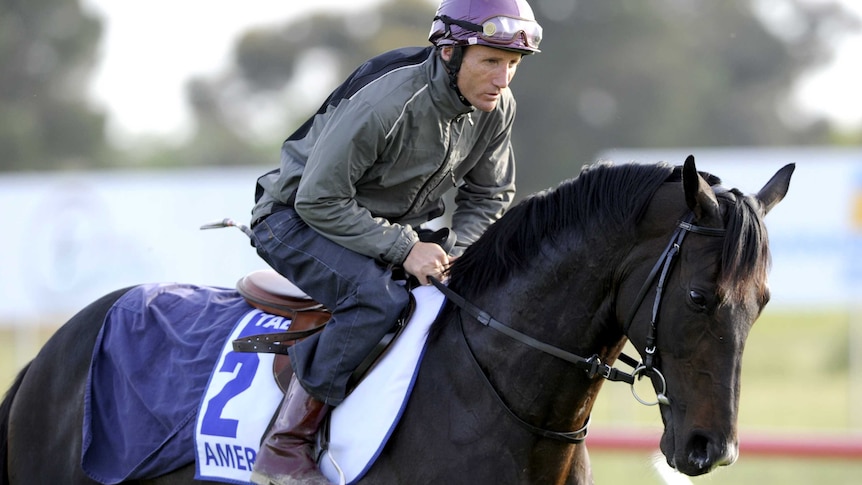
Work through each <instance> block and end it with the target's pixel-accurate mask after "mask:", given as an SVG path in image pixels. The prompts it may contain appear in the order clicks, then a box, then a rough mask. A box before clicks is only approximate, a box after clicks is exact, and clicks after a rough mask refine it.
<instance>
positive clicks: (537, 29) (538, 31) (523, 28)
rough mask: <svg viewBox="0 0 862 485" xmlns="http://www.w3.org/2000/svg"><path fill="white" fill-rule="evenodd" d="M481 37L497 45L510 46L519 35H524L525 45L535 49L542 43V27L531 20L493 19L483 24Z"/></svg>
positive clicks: (480, 32)
mask: <svg viewBox="0 0 862 485" xmlns="http://www.w3.org/2000/svg"><path fill="white" fill-rule="evenodd" d="M481 27H482V30H481V31H479V36H480V37H481V38H483V39H485V40H486V41H488V42H493V43H495V44H510V43H511V42H512V41H513V40H515V38H516V37H517V36H518V35H521V34H523V38H524V44H526V45H527V46H528V47H532V48H533V49H538V48H539V43H540V42H542V27H541V26H540V25H539V24H538V23H536V22H534V21H531V20H524V19H516V18H513V17H502V16H500V17H491V18H489V19H488V20H486V21H484V22H482V25H481Z"/></svg>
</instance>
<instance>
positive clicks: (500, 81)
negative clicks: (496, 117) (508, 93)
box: [440, 45, 522, 111]
mask: <svg viewBox="0 0 862 485" xmlns="http://www.w3.org/2000/svg"><path fill="white" fill-rule="evenodd" d="M440 55H441V56H442V57H443V60H444V61H448V60H449V59H451V58H452V47H444V48H443V49H442V50H441V52H440ZM521 57H522V54H520V53H518V52H512V51H507V50H503V49H495V48H493V47H487V46H484V45H471V46H469V47H467V48H465V49H464V58H463V60H462V61H461V70H460V71H458V89H459V90H460V91H461V95H462V96H464V98H466V99H467V101H468V102H469V103H470V104H471V105H473V106H474V107H476V109H479V110H482V111H493V110H494V108H496V107H497V101H498V100H499V99H500V95H501V93H502V92H503V90H504V89H508V87H509V83H510V82H511V81H512V77H514V76H515V70H516V69H517V68H518V64H519V63H520V62H521Z"/></svg>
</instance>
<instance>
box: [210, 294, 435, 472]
mask: <svg viewBox="0 0 862 485" xmlns="http://www.w3.org/2000/svg"><path fill="white" fill-rule="evenodd" d="M413 295H414V296H415V298H416V309H415V311H414V312H413V316H412V317H411V319H410V321H409V322H408V323H407V326H406V328H405V329H404V331H403V332H401V335H400V336H399V337H398V339H397V340H396V341H395V343H394V344H393V345H392V346H391V347H390V348H389V349H388V350H387V351H386V354H384V355H383V357H382V358H381V359H380V360H379V361H378V363H377V364H376V365H375V366H374V368H372V369H371V371H370V372H369V373H368V374H367V375H366V377H365V379H364V380H363V381H362V382H361V383H360V385H359V386H358V387H357V388H356V389H355V390H354V391H353V392H352V393H351V394H350V395H349V396H348V397H347V399H345V400H344V402H343V403H342V404H341V405H339V406H337V407H336V408H335V409H334V410H333V411H332V413H331V417H330V419H331V423H330V437H329V449H328V451H326V452H324V453H323V455H322V457H321V461H320V467H321V471H322V472H323V474H324V475H325V476H326V477H327V478H328V479H329V480H330V481H332V482H333V483H352V482H354V481H356V480H358V479H360V478H361V477H362V476H363V475H364V474H365V473H366V472H367V471H368V469H369V468H370V467H371V465H372V464H373V463H374V460H375V459H376V458H377V456H378V455H379V454H380V452H381V450H382V449H383V447H384V445H385V444H386V440H387V439H388V438H389V436H390V435H391V434H392V431H393V430H394V429H395V425H396V424H397V422H398V419H399V418H400V417H401V413H402V412H403V410H404V406H405V405H406V403H407V398H408V397H409V395H410V390H411V389H412V387H413V382H414V380H415V377H416V372H417V370H418V367H419V362H420V361H421V358H422V353H423V349H424V346H425V340H426V337H427V335H428V328H429V327H430V326H431V323H433V322H434V320H435V319H436V317H437V314H438V313H439V311H440V308H441V307H442V305H443V302H444V301H445V297H444V296H443V294H442V293H440V292H439V291H438V290H437V289H436V288H434V287H433V286H421V287H419V288H416V289H414V290H413ZM288 328H289V320H285V319H284V318H282V317H278V316H274V315H269V314H267V313H263V312H260V311H259V310H252V311H250V312H249V313H248V314H247V315H246V316H245V317H244V318H242V319H241V320H240V321H239V322H237V324H236V327H235V328H234V331H233V332H232V333H231V336H230V337H229V338H228V339H227V341H226V342H225V345H224V348H223V349H222V352H221V355H220V357H219V360H218V362H217V363H216V365H215V367H214V369H213V373H212V376H211V377H210V383H209V386H208V388H207V390H206V391H205V392H204V396H203V398H202V400H201V407H200V410H199V412H198V417H197V427H196V434H195V447H196V453H197V463H196V467H197V473H196V474H195V478H196V479H198V480H211V481H220V482H227V483H248V481H249V478H250V477H251V470H252V466H253V464H254V461H255V458H256V456H257V450H258V448H259V446H260V437H261V436H262V435H263V433H264V432H265V430H266V426H267V425H268V424H269V421H270V418H271V417H272V415H273V414H274V413H275V411H276V409H277V408H278V405H279V404H280V403H281V399H282V396H283V394H282V392H281V391H280V390H279V389H278V386H277V385H276V384H275V382H274V381H273V379H272V373H271V367H272V358H273V356H272V354H247V353H239V352H234V351H233V347H232V345H231V342H232V341H233V340H234V339H236V338H238V337H239V336H241V335H250V334H255V333H264V332H282V331H285V330H287V329H288ZM251 371H253V374H252V372H251Z"/></svg>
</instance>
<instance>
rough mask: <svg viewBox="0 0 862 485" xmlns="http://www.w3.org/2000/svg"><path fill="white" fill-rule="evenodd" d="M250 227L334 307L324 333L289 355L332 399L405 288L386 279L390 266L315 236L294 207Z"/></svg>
mask: <svg viewBox="0 0 862 485" xmlns="http://www.w3.org/2000/svg"><path fill="white" fill-rule="evenodd" d="M253 231H254V234H255V238H256V239H257V240H256V241H255V245H256V248H257V252H258V254H259V255H260V256H261V257H262V258H263V259H264V260H265V261H266V262H267V263H269V264H270V265H271V266H272V267H273V268H274V269H275V270H276V271H278V272H279V273H280V274H282V275H283V276H285V277H287V278H288V279H290V280H291V281H293V282H294V283H295V284H296V285H297V286H298V287H299V288H300V289H302V291H304V292H305V293H307V294H308V295H309V296H310V297H312V298H314V299H315V300H317V301H318V302H320V303H322V304H323V305H324V306H325V307H326V308H328V309H330V310H331V311H332V319H331V320H330V321H329V323H328V324H327V326H326V328H325V329H324V331H323V332H320V333H317V334H315V335H313V336H311V337H308V338H306V339H305V340H303V341H301V342H299V343H297V344H296V345H294V346H293V347H291V348H290V350H289V351H288V354H289V355H290V361H291V364H292V365H293V369H294V372H295V373H296V376H297V378H298V379H299V381H300V383H301V384H302V386H303V387H304V388H305V389H306V390H307V391H308V392H309V394H311V395H312V396H313V397H315V398H316V399H318V400H320V401H324V402H326V403H327V404H330V405H338V404H340V403H341V401H342V400H344V398H345V396H346V394H347V385H348V379H349V378H350V375H351V373H352V372H353V371H354V370H355V369H356V368H357V367H359V365H360V364H361V363H362V361H363V359H364V358H365V357H366V356H367V355H368V354H369V353H370V352H371V351H372V350H373V349H374V346H375V345H376V344H377V343H378V342H379V341H380V340H381V339H382V338H383V336H384V335H385V334H386V333H387V332H388V331H389V330H390V329H391V328H392V327H393V326H394V325H395V323H396V322H397V320H398V318H399V317H400V316H401V314H402V312H403V311H404V310H405V308H406V307H407V305H408V303H409V293H408V291H407V289H406V287H405V286H404V285H403V284H401V283H399V282H397V281H394V280H393V279H392V271H391V269H390V268H387V267H386V266H385V265H383V264H382V263H379V262H377V261H375V260H374V259H373V258H370V257H368V256H364V255H362V254H359V253H356V252H354V251H351V250H349V249H346V248H344V247H343V246H341V245H339V244H336V243H334V242H332V241H330V240H329V239H327V238H325V237H323V236H321V235H320V234H319V233H317V232H316V231H315V230H313V229H311V228H310V227H309V226H308V225H307V224H306V223H305V222H303V220H302V219H301V218H300V217H299V215H298V214H297V213H296V211H294V210H293V209H292V208H285V209H283V210H280V211H277V212H274V213H273V214H271V215H269V216H268V217H266V218H265V219H263V220H262V221H260V222H258V223H257V224H255V225H254V227H253Z"/></svg>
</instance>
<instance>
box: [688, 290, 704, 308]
mask: <svg viewBox="0 0 862 485" xmlns="http://www.w3.org/2000/svg"><path fill="white" fill-rule="evenodd" d="M688 298H689V299H690V300H691V302H692V303H694V304H695V305H697V306H699V307H702V308H704V307H706V297H705V296H703V294H702V293H700V292H699V291H697V290H691V291H689V292H688Z"/></svg>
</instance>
